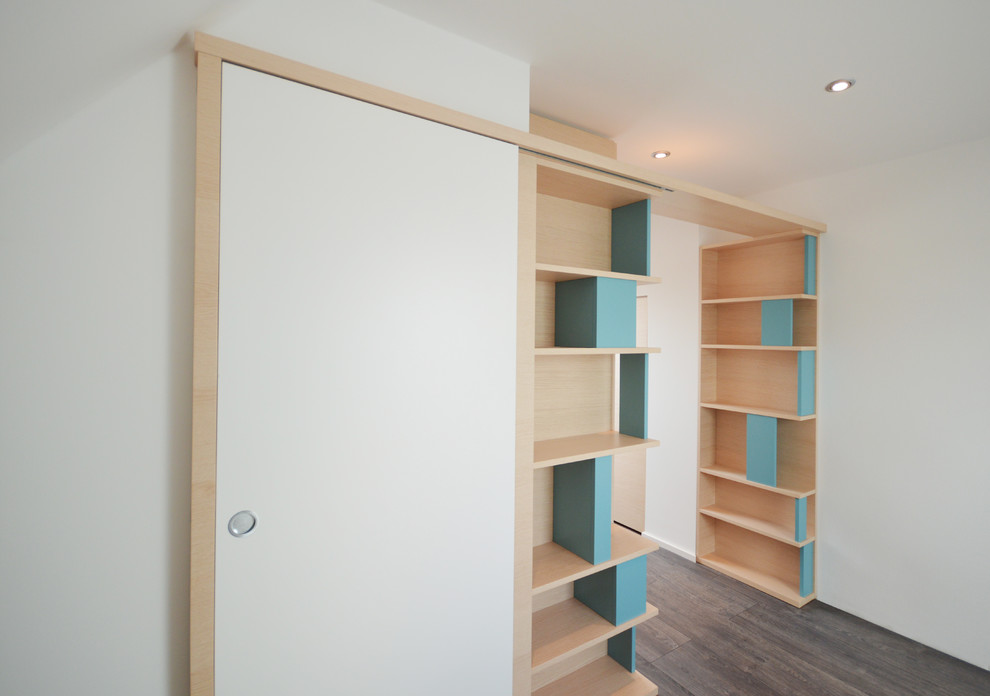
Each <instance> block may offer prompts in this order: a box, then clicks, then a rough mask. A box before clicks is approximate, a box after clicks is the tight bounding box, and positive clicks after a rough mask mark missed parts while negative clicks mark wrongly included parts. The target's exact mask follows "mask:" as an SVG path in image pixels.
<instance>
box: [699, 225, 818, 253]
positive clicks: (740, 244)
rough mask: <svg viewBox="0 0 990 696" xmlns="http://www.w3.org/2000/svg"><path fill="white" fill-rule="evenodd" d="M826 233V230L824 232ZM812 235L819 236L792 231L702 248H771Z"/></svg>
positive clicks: (805, 230) (809, 230) (804, 230)
mask: <svg viewBox="0 0 990 696" xmlns="http://www.w3.org/2000/svg"><path fill="white" fill-rule="evenodd" d="M822 231H824V230H822ZM809 234H810V235H812V236H814V237H817V236H818V231H816V230H812V229H800V230H791V231H788V232H778V233H775V234H768V235H765V236H761V237H755V235H754V237H755V239H747V240H744V241H732V242H717V243H715V244H705V245H704V246H702V247H701V249H702V250H703V251H707V250H709V249H716V250H718V249H748V248H752V247H758V246H769V245H771V244H779V243H781V242H790V241H795V240H800V239H804V237H805V236H807V235H809Z"/></svg>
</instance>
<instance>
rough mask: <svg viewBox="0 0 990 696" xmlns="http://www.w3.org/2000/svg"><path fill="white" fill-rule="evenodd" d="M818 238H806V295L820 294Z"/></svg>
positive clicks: (809, 236) (810, 236) (808, 236)
mask: <svg viewBox="0 0 990 696" xmlns="http://www.w3.org/2000/svg"><path fill="white" fill-rule="evenodd" d="M817 275H818V237H814V236H812V235H810V234H808V235H805V237H804V294H805V295H817V294H818V278H817Z"/></svg>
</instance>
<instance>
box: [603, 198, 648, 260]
mask: <svg viewBox="0 0 990 696" xmlns="http://www.w3.org/2000/svg"><path fill="white" fill-rule="evenodd" d="M612 270H613V271H615V272H616V273H635V274H636V275H645V276H648V275H650V199H649V198H647V199H646V200H643V201H638V202H636V203H630V204H629V205H624V206H622V207H621V208H615V209H614V210H613V211H612Z"/></svg>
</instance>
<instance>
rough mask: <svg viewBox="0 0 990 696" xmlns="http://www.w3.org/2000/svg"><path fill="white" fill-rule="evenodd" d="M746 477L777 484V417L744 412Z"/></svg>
mask: <svg viewBox="0 0 990 696" xmlns="http://www.w3.org/2000/svg"><path fill="white" fill-rule="evenodd" d="M746 478H747V480H749V481H755V482H756V483H762V484H763V485H764V486H776V485H777V419H776V418H771V417H769V416H757V415H754V414H752V413H747V414H746Z"/></svg>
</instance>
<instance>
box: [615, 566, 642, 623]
mask: <svg viewBox="0 0 990 696" xmlns="http://www.w3.org/2000/svg"><path fill="white" fill-rule="evenodd" d="M645 613H646V556H640V557H639V558H634V559H632V560H630V561H626V562H625V563H620V564H619V565H617V566H616V567H615V622H614V623H616V624H621V623H625V622H626V621H631V620H632V619H635V618H636V617H637V616H642V615H643V614H645Z"/></svg>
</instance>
